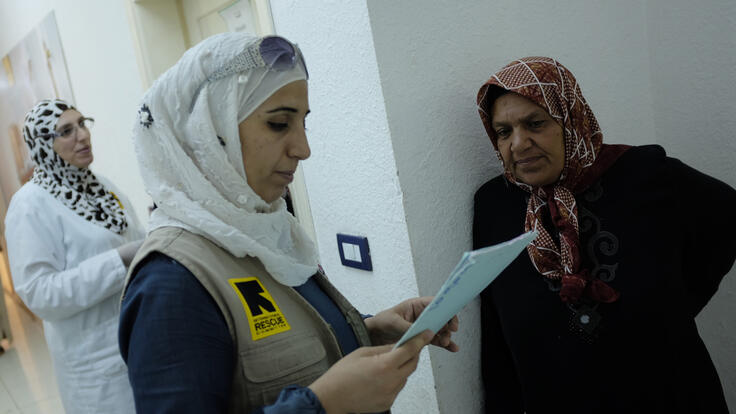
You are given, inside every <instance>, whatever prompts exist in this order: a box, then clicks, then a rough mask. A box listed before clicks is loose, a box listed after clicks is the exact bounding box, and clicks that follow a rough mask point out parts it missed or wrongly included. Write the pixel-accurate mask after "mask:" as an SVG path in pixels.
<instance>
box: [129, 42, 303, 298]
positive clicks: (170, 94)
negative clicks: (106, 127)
mask: <svg viewBox="0 0 736 414" xmlns="http://www.w3.org/2000/svg"><path fill="white" fill-rule="evenodd" d="M258 40H259V38H257V37H252V36H249V35H246V34H243V33H223V34H218V35H215V36H212V37H210V38H208V39H205V40H204V41H202V42H201V43H199V44H198V45H196V46H194V47H193V48H191V49H189V50H188V51H187V52H186V53H185V54H184V56H182V58H181V59H180V60H179V62H177V63H176V65H174V66H173V67H172V68H171V69H169V70H168V71H167V72H166V73H164V74H163V75H162V76H161V77H160V78H159V79H158V80H156V82H155V83H154V85H153V86H152V87H151V89H149V90H148V92H146V94H145V95H144V97H143V104H142V106H141V109H140V110H139V111H138V121H137V122H136V124H135V126H134V128H133V141H134V144H135V149H136V154H137V157H138V164H139V166H140V169H141V173H142V176H143V181H144V183H145V186H146V190H147V191H148V193H149V194H150V195H151V197H152V198H153V200H154V202H155V203H156V205H157V207H158V208H157V209H156V210H154V211H153V213H152V215H151V220H150V228H149V231H152V230H154V229H157V228H159V227H164V226H173V227H180V228H183V229H186V230H188V231H190V232H192V233H195V234H199V235H201V236H203V237H205V238H207V239H209V240H211V241H212V242H214V243H215V244H217V245H219V246H221V247H222V248H223V249H225V250H227V251H228V252H230V253H231V254H232V255H234V256H236V257H245V256H253V257H257V258H258V259H260V261H261V262H262V263H263V265H264V266H265V268H266V270H268V272H269V273H270V274H271V276H273V277H274V279H276V280H277V281H278V282H279V283H281V284H284V285H287V286H299V285H302V284H304V283H305V282H306V281H307V279H309V277H310V276H312V275H313V274H314V273H315V272H316V271H317V263H318V259H317V252H316V248H315V245H314V243H313V242H312V240H310V238H309V236H307V234H306V232H305V231H304V230H303V229H302V228H301V226H300V225H299V224H298V223H297V222H296V220H295V219H294V217H293V216H292V215H291V214H289V212H288V211H287V210H286V203H285V202H284V200H283V199H282V198H280V197H279V199H278V200H276V201H274V202H273V203H270V204H269V203H266V202H265V201H264V200H263V199H262V198H261V197H259V196H258V195H257V194H256V193H255V192H254V191H253V189H252V188H250V186H249V185H248V183H247V179H246V175H245V169H244V168H243V154H242V153H241V146H240V136H239V132H238V124H239V123H240V122H242V121H243V120H244V119H245V118H247V117H248V116H249V115H250V114H251V113H252V112H253V111H254V110H255V109H256V108H257V107H258V106H259V105H261V104H262V103H263V102H264V101H265V100H266V99H268V98H269V97H270V96H271V95H272V94H273V93H274V92H276V91H277V90H279V89H280V88H281V87H283V86H285V85H287V84H289V83H291V82H294V81H297V80H306V79H307V72H306V68H305V67H304V66H303V64H302V61H301V60H300V59H298V60H297V64H295V65H294V67H293V68H291V69H289V70H285V71H280V72H279V71H274V70H270V69H269V68H267V67H262V68H255V69H250V70H246V71H242V72H239V73H235V74H233V75H230V76H227V77H224V78H221V79H217V80H213V81H206V80H207V78H208V77H209V76H211V75H212V74H213V73H214V72H215V71H216V70H218V69H222V67H223V65H225V64H226V63H228V62H231V61H232V59H233V58H234V57H235V56H236V55H238V54H239V53H241V52H242V51H243V50H245V49H246V47H248V46H249V45H251V44H253V43H255V42H257V41H258ZM197 92H198V93H197ZM195 94H196V96H195ZM190 108H191V110H190Z"/></svg>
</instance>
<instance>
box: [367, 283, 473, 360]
mask: <svg viewBox="0 0 736 414" xmlns="http://www.w3.org/2000/svg"><path fill="white" fill-rule="evenodd" d="M431 301H432V296H424V297H421V298H413V299H408V300H405V301H403V302H401V303H399V304H398V305H396V306H394V307H392V308H389V309H386V310H384V311H381V312H379V313H378V314H376V315H375V316H372V317H370V318H366V320H365V321H364V322H365V326H366V327H367V328H368V333H370V335H371V342H372V343H373V344H374V345H382V344H393V343H396V341H398V340H399V339H400V338H401V336H402V335H403V334H404V332H406V330H407V329H409V327H410V326H411V324H412V322H414V321H415V320H416V319H417V318H418V317H419V315H420V314H421V313H422V311H423V310H424V308H426V307H427V305H429V303H430V302H431ZM457 328H458V319H457V316H453V317H452V319H450V321H449V322H447V323H446V324H445V326H443V327H442V329H440V331H439V332H437V335H435V336H434V338H433V339H432V345H436V346H439V347H442V348H445V349H447V350H448V351H450V352H457V351H458V350H459V349H460V347H458V346H457V344H456V343H455V342H453V341H452V339H451V337H452V333H453V332H457Z"/></svg>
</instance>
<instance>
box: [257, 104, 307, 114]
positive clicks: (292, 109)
mask: <svg viewBox="0 0 736 414" xmlns="http://www.w3.org/2000/svg"><path fill="white" fill-rule="evenodd" d="M281 111H286V112H293V113H297V112H299V110H298V109H296V108H292V107H290V106H279V107H278V108H275V109H272V110H270V111H266V113H267V114H272V113H275V112H281ZM310 112H312V111H310V110H309V109H307V113H306V114H305V115H308V114H309V113H310Z"/></svg>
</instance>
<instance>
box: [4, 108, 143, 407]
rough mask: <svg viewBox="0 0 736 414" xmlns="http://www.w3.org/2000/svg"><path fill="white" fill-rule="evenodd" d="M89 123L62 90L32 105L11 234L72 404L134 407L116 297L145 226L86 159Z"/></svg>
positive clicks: (22, 288) (18, 267) (22, 280)
mask: <svg viewBox="0 0 736 414" xmlns="http://www.w3.org/2000/svg"><path fill="white" fill-rule="evenodd" d="M91 124H92V119H91V118H87V117H85V116H83V115H82V114H81V113H80V112H79V111H77V110H76V108H74V107H73V106H72V105H70V104H69V103H67V102H65V101H62V100H58V99H54V100H43V101H41V102H39V103H38V104H36V106H35V107H34V108H33V109H31V111H29V112H28V114H27V115H26V118H25V126H24V128H23V138H24V139H25V142H26V144H27V145H28V147H29V148H30V151H31V154H32V158H33V160H34V161H35V163H36V167H35V169H34V172H33V177H32V179H31V180H30V181H29V182H28V183H26V184H25V185H23V187H21V189H20V190H18V192H16V193H15V195H13V198H12V199H11V201H10V206H9V207H8V213H7V215H6V217H5V227H6V230H5V238H6V239H7V241H8V258H9V260H10V269H11V273H12V277H13V283H14V285H15V290H16V292H17V293H18V296H20V298H21V299H22V300H23V302H24V303H25V304H26V306H28V308H29V309H30V310H31V311H33V312H34V313H35V314H36V315H38V316H39V317H40V318H41V319H43V324H44V335H45V337H46V342H47V344H48V347H49V352H50V354H51V358H52V360H53V363H54V372H55V373H56V379H57V383H58V386H59V391H60V395H61V400H62V403H63V405H64V408H65V410H66V412H67V413H90V414H92V413H132V412H134V405H133V395H132V392H131V390H130V385H129V384H128V381H127V370H126V367H125V364H124V363H123V360H122V359H121V358H120V353H119V352H118V349H117V343H116V338H117V322H118V313H119V309H120V308H119V303H118V301H119V299H120V294H121V292H122V289H123V281H124V279H125V274H126V271H127V266H128V264H130V261H131V260H132V258H133V255H134V254H135V251H136V250H137V248H138V246H140V244H141V242H142V238H143V236H144V233H143V230H142V228H141V226H140V225H139V223H138V221H137V219H136V217H135V214H132V213H131V211H130V203H129V202H128V200H127V199H126V198H125V196H124V195H123V194H122V193H121V192H120V191H118V190H117V189H115V187H113V185H112V184H111V183H109V182H108V181H106V180H104V179H103V178H102V177H99V176H96V175H95V174H93V173H92V171H90V169H89V168H88V167H89V165H90V163H91V162H92V160H93V158H94V157H93V154H92V144H91V142H90V132H89V126H90V125H91Z"/></svg>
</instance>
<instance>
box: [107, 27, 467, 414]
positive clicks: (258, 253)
mask: <svg viewBox="0 0 736 414" xmlns="http://www.w3.org/2000/svg"><path fill="white" fill-rule="evenodd" d="M308 112H309V103H308V101H307V70H306V66H305V64H304V60H303V58H302V56H301V53H300V51H299V49H298V48H297V47H296V46H295V45H293V44H292V43H290V42H289V41H288V40H286V39H284V38H281V37H277V36H269V37H265V38H254V37H250V36H247V35H245V34H240V33H227V34H221V35H216V36H213V37H211V38H209V39H206V40H205V41H203V42H202V43H200V44H199V45H197V46H195V47H194V48H192V49H191V50H189V51H188V52H187V53H185V54H184V56H183V57H182V59H181V60H180V61H179V62H178V63H177V64H176V65H175V66H174V67H173V68H171V69H170V70H169V71H167V72H166V73H165V74H164V75H163V76H162V77H161V78H160V79H158V80H157V81H156V83H155V84H154V85H153V87H152V88H151V89H150V90H149V91H148V92H147V93H146V95H145V96H144V98H143V105H142V106H141V109H140V111H139V115H140V116H139V121H138V123H137V124H136V126H135V129H134V140H135V146H136V151H137V156H138V160H139V163H140V167H141V170H142V173H143V177H144V182H145V184H146V188H147V190H148V192H149V193H150V194H151V196H152V197H153V200H154V202H155V203H156V205H157V206H158V208H157V209H156V210H154V212H153V214H152V217H151V231H150V233H149V235H148V237H147V239H146V242H145V243H144V245H143V247H142V248H141V250H140V251H139V253H138V255H137V256H136V258H135V259H134V261H133V264H132V265H131V271H130V275H129V281H128V282H127V285H126V291H125V293H124V297H123V304H122V312H121V323H120V349H121V352H122V355H123V358H124V359H125V360H126V362H127V364H128V368H129V375H130V381H131V384H132V386H133V391H134V395H135V399H136V407H137V409H138V411H139V412H156V413H165V412H172V413H174V412H175V413H190V412H191V413H195V412H196V413H201V412H207V413H215V412H239V413H251V412H261V410H264V411H265V412H289V413H293V412H300V413H312V412H314V413H318V412H324V411H323V410H326V411H327V412H368V411H372V412H376V411H382V410H386V409H388V408H389V407H390V406H391V404H392V402H393V400H394V398H395V397H396V395H397V394H398V392H399V391H400V390H401V388H403V385H404V383H405V380H406V378H407V377H408V375H409V374H411V372H413V371H414V369H415V368H416V364H417V358H418V355H419V351H420V350H421V349H422V347H423V346H424V345H426V344H427V343H429V342H430V341H432V342H433V343H435V344H438V345H440V346H442V347H445V348H447V349H449V350H451V351H456V350H457V345H455V344H454V343H453V342H452V341H451V339H450V335H451V331H453V330H456V329H457V319H456V318H453V320H452V321H451V322H449V323H448V325H447V326H446V327H445V328H443V330H442V331H441V332H440V333H438V335H436V336H434V338H433V336H432V335H431V334H429V333H428V332H425V333H424V334H423V335H420V336H417V337H415V338H414V339H413V340H411V341H410V342H408V343H407V344H406V345H403V346H401V347H399V348H397V349H395V350H392V346H391V345H389V344H390V343H392V342H395V341H396V340H397V339H399V337H400V336H401V334H402V333H403V332H404V331H405V330H406V329H407V328H408V326H409V325H410V322H411V321H413V320H414V318H415V317H416V316H418V315H419V313H420V312H421V310H422V309H423V308H424V306H425V305H426V304H428V298H417V299H410V300H407V301H405V302H402V303H401V304H399V305H397V306H395V307H394V308H391V309H389V310H386V311H383V312H381V313H379V314H377V315H376V316H373V317H368V318H366V319H365V321H364V320H363V318H362V317H361V315H360V314H359V313H358V312H357V311H356V310H355V309H354V308H353V307H352V306H351V305H350V303H349V302H348V301H347V300H346V299H345V298H343V297H342V295H340V293H339V292H338V291H337V290H336V289H335V288H334V287H333V286H332V285H331V284H330V283H329V282H328V281H327V278H326V277H325V276H324V274H323V273H322V272H321V269H320V268H319V266H318V263H317V253H316V249H315V246H314V244H313V243H312V241H311V240H310V239H309V238H308V237H307V235H306V234H305V232H304V231H303V230H302V228H301V227H300V226H299V224H298V223H297V222H296V221H295V219H294V217H293V216H291V214H289V213H288V212H287V210H286V205H285V202H284V200H283V199H282V197H281V196H282V194H283V193H284V191H285V189H286V186H287V185H288V184H289V183H290V182H291V180H292V179H293V175H294V171H295V170H296V168H297V165H298V163H299V161H301V160H304V159H306V158H307V157H309V155H310V150H309V145H308V144H307V139H306V135H305V128H304V121H305V117H306V115H307V113H308ZM367 345H383V346H367Z"/></svg>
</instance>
